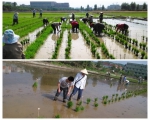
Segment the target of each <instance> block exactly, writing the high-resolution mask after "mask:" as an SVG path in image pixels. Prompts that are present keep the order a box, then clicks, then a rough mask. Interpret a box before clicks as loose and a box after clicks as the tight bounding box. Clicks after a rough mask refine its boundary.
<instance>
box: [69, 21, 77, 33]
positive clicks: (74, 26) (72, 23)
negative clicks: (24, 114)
mask: <svg viewBox="0 0 150 120" xmlns="http://www.w3.org/2000/svg"><path fill="white" fill-rule="evenodd" d="M70 24H71V26H72V32H74V31H76V32H77V30H79V23H78V22H77V21H70ZM74 29H75V30H74Z"/></svg>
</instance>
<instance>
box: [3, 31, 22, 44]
mask: <svg viewBox="0 0 150 120" xmlns="http://www.w3.org/2000/svg"><path fill="white" fill-rule="evenodd" d="M19 38H20V36H19V35H16V34H15V33H14V31H13V30H11V29H8V30H5V32H4V35H3V37H2V39H3V43H6V44H13V43H16V42H18V40H19Z"/></svg>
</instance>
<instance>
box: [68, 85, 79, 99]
mask: <svg viewBox="0 0 150 120" xmlns="http://www.w3.org/2000/svg"><path fill="white" fill-rule="evenodd" d="M77 91H78V88H77V87H76V86H74V89H73V91H72V93H71V95H70V97H69V100H71V99H72V96H74V95H75V94H76V93H77Z"/></svg>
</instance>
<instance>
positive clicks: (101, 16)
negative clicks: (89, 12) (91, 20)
mask: <svg viewBox="0 0 150 120" xmlns="http://www.w3.org/2000/svg"><path fill="white" fill-rule="evenodd" d="M99 21H100V23H102V22H103V12H100V16H99Z"/></svg>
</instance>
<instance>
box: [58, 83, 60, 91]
mask: <svg viewBox="0 0 150 120" xmlns="http://www.w3.org/2000/svg"><path fill="white" fill-rule="evenodd" d="M58 92H59V93H60V82H59V83H58Z"/></svg>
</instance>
